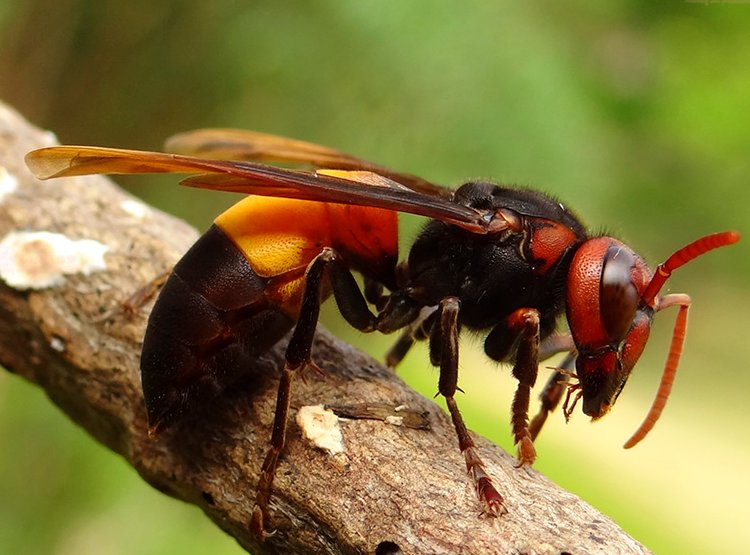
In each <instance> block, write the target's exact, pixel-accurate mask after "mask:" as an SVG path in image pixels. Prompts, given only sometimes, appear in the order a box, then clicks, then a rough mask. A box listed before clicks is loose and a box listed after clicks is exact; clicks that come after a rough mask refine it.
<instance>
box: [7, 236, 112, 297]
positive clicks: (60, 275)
mask: <svg viewBox="0 0 750 555" xmlns="http://www.w3.org/2000/svg"><path fill="white" fill-rule="evenodd" d="M107 250H108V247H107V245H104V244H102V243H99V242H98V241H93V240H91V239H81V240H79V241H73V240H71V239H68V238H67V237H65V236H64V235H61V234H60V233H51V232H49V231H12V232H10V233H9V234H8V235H6V236H5V237H4V238H3V240H2V241H0V279H2V280H3V281H4V282H5V283H6V284H8V285H9V286H10V287H14V288H16V289H43V288H45V287H51V286H53V285H58V284H59V283H61V282H62V281H63V279H64V276H65V275H67V274H77V273H81V274H84V275H88V274H90V273H92V272H98V271H101V270H104V269H105V268H106V267H107V265H106V263H105V261H104V254H105V253H106V252H107Z"/></svg>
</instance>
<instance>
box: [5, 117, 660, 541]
mask: <svg viewBox="0 0 750 555" xmlns="http://www.w3.org/2000/svg"><path fill="white" fill-rule="evenodd" d="M53 141H54V137H52V136H51V134H49V133H45V132H41V131H39V130H37V129H35V128H33V127H31V126H30V125H29V124H27V123H26V122H25V121H23V119H22V118H21V117H20V116H18V115H17V114H16V113H15V112H13V111H12V110H11V109H9V108H7V107H5V106H3V105H2V104H0V166H2V167H4V168H5V169H6V170H7V172H8V175H9V176H10V177H6V178H5V179H6V183H11V182H12V181H13V179H15V180H16V182H17V187H16V188H15V189H14V190H12V191H10V192H8V193H7V194H5V196H4V197H2V199H1V200H0V241H1V240H2V239H3V238H5V237H6V236H7V235H8V234H9V233H11V232H13V231H16V230H36V231H51V232H55V233H60V234H62V235H64V236H66V237H68V238H69V239H74V240H79V239H93V240H96V241H99V242H101V243H103V244H105V245H107V246H108V247H109V250H108V251H107V253H106V254H105V258H104V260H105V262H106V268H105V269H104V270H102V271H98V272H94V273H91V274H90V275H83V274H70V275H66V276H65V277H64V279H63V280H62V281H61V283H59V284H57V285H54V286H50V287H46V288H44V289H40V290H21V289H19V288H18V287H11V286H8V285H7V284H6V283H0V363H1V364H2V365H3V366H5V368H7V369H8V370H10V371H11V372H14V373H16V374H18V375H19V376H23V377H25V378H26V379H28V380H30V381H32V382H34V383H36V384H38V385H39V386H40V387H42V388H44V390H45V391H46V393H47V395H48V396H49V398H50V399H51V400H52V401H53V402H54V403H55V404H56V405H58V406H59V407H60V409H61V410H62V411H63V412H64V413H65V414H67V415H68V416H69V417H70V418H72V419H73V420H74V421H75V422H77V423H78V424H79V425H81V426H82V427H84V428H85V429H86V430H87V431H88V432H89V433H90V434H91V435H92V436H93V437H94V438H95V439H96V440H97V441H100V442H102V443H103V444H105V445H107V446H108V447H109V448H110V449H112V450H113V451H115V452H116V453H118V454H120V455H121V456H122V457H124V458H125V459H126V460H127V461H128V462H129V463H130V464H131V465H133V466H134V467H135V468H136V469H137V470H138V472H139V473H140V474H141V476H143V478H144V479H145V480H146V481H147V482H148V483H150V484H151V485H152V486H154V487H156V488H157V489H159V490H161V491H163V492H164V493H166V494H168V495H172V496H174V497H177V498H180V499H183V500H185V501H186V502H188V503H193V504H196V505H198V506H200V507H201V508H202V509H203V511H204V512H205V513H206V515H207V516H208V517H209V518H211V519H212V520H213V521H214V522H215V523H216V524H217V525H218V526H220V527H221V528H223V529H224V530H225V531H226V532H227V533H229V534H231V535H232V536H234V537H235V538H236V539H237V541H238V542H239V543H240V544H241V545H242V546H244V547H245V548H246V549H248V550H251V551H252V552H253V553H256V554H261V553H374V552H375V550H376V548H377V546H378V545H379V544H380V543H381V542H384V541H390V542H393V543H395V544H397V545H398V546H400V548H401V550H402V551H403V553H407V554H411V553H471V554H477V553H564V552H570V553H602V554H604V553H607V554H612V553H646V552H647V551H646V549H645V548H644V547H643V546H641V545H640V544H639V543H638V542H637V541H635V540H634V539H632V538H630V537H629V536H627V535H626V534H625V533H624V532H623V531H622V530H621V529H620V528H619V527H618V526H617V525H615V524H614V523H613V522H612V521H611V520H610V519H609V518H607V517H606V516H604V515H602V514H600V513H598V512H597V511H596V510H595V509H593V508H592V507H590V506H589V505H587V504H586V503H584V502H583V501H581V500H580V499H578V498H577V497H575V496H574V495H572V494H570V493H568V492H566V491H563V490H561V489H560V488H559V487H557V486H556V485H554V484H552V483H551V482H550V481H549V480H547V479H546V478H545V477H544V476H542V475H541V474H539V473H538V472H536V471H534V470H532V469H527V468H522V469H518V468H516V467H515V466H514V464H515V460H514V458H513V457H512V456H510V455H508V454H507V453H505V452H504V451H502V450H501V449H500V448H498V447H497V446H495V445H493V444H491V443H490V442H489V441H487V440H485V439H483V438H481V437H477V438H476V440H477V443H478V446H479V449H480V452H481V454H482V456H483V457H484V460H485V462H486V463H487V470H488V471H489V473H490V474H491V475H492V476H493V477H494V479H495V481H496V485H497V486H498V489H499V490H500V492H501V493H502V494H503V495H504V497H505V499H506V505H507V508H508V514H506V515H503V516H501V517H499V518H494V519H489V518H480V517H479V512H480V509H479V506H478V503H477V499H476V496H475V494H474V491H473V490H472V488H471V487H470V484H469V480H468V478H467V476H466V475H465V473H464V462H463V458H462V457H461V455H460V454H459V452H458V449H457V448H456V440H455V437H454V432H453V429H452V426H451V424H450V421H449V419H448V418H447V417H446V416H445V414H444V413H443V411H442V410H441V409H440V408H439V407H438V406H437V405H436V404H435V403H433V402H432V401H430V400H427V399H425V398H423V397H421V396H419V395H418V394H417V393H415V392H414V391H413V390H411V389H410V388H409V387H408V386H407V385H406V384H404V383H403V382H402V381H401V380H400V379H399V378H398V377H397V376H396V375H394V374H393V373H392V372H391V371H389V370H388V369H386V368H384V367H383V366H382V365H381V364H379V363H378V362H376V361H374V360H372V359H371V358H369V357H368V356H366V355H364V354H362V353H360V352H358V351H356V350H354V349H353V348H351V347H350V346H348V345H346V344H344V343H342V342H340V341H338V340H336V339H335V338H333V337H331V336H330V335H329V334H327V333H326V332H324V331H322V330H321V331H320V333H319V334H318V339H317V341H316V343H315V351H314V357H315V360H316V362H317V363H318V365H319V366H320V367H321V368H322V369H323V371H324V375H323V376H321V377H319V376H317V375H312V374H311V375H309V376H308V379H307V380H306V382H304V381H302V380H300V381H299V382H298V383H296V384H295V388H294V399H293V407H294V408H295V411H294V412H296V409H298V408H299V407H301V406H304V405H316V404H352V403H355V404H356V403H357V402H365V401H367V402H373V403H386V404H390V405H407V406H408V407H410V408H411V409H416V410H421V411H426V412H427V413H428V415H429V416H428V418H429V422H430V429H429V430H423V429H412V428H408V427H403V426H402V427H399V426H394V425H391V424H387V423H385V422H382V421H377V420H361V419H344V420H342V421H341V428H342V432H343V438H344V445H345V450H344V452H343V453H342V454H339V455H336V456H331V455H329V454H328V453H326V452H324V451H321V450H320V449H318V448H316V447H314V446H313V445H312V444H311V443H309V442H308V441H307V440H305V439H303V438H302V435H301V433H300V430H299V428H298V427H297V425H296V424H294V423H292V424H291V427H290V434H289V444H288V447H287V449H286V453H285V456H284V458H283V460H282V462H281V466H280V468H279V472H278V476H277V479H276V482H275V487H274V493H273V496H272V500H271V510H272V516H271V522H270V526H272V527H274V528H275V529H276V533H275V534H274V535H273V536H271V537H270V538H268V539H267V540H266V541H265V542H263V543H259V542H258V541H257V540H256V539H255V538H254V537H252V536H251V535H250V534H249V532H248V522H249V518H250V513H251V510H252V507H253V500H254V494H255V484H256V480H257V477H258V471H259V467H260V463H261V461H262V459H263V455H264V452H265V450H266V445H267V439H268V437H269V434H270V423H271V420H272V414H273V406H274V397H275V389H276V384H277V376H278V368H279V367H280V361H281V356H282V348H283V345H281V346H279V347H277V348H275V349H274V350H272V351H271V352H269V353H268V355H267V356H264V357H262V358H261V359H259V360H258V362H257V365H256V367H255V368H253V369H251V373H250V375H249V377H248V379H247V380H246V381H245V382H244V383H243V384H241V385H240V386H239V387H237V388H234V389H233V390H232V391H230V392H227V393H226V394H225V395H223V396H222V397H221V398H220V400H219V401H218V402H216V403H215V404H213V405H212V406H211V407H210V408H209V409H207V410H206V411H204V412H202V413H201V414H200V415H198V416H196V418H194V419H193V420H191V421H189V422H184V423H183V424H181V425H177V426H175V427H174V428H173V429H170V430H167V431H166V432H164V433H163V434H162V435H161V436H160V437H159V438H158V439H157V440H154V439H150V438H149V437H148V435H147V433H146V419H145V411H144V407H143V398H142V393H141V388H140V380H139V370H138V357H139V348H140V343H141V338H142V336H143V331H144V326H145V321H146V318H147V313H148V309H149V307H145V308H143V309H142V310H139V311H138V312H137V313H136V314H130V313H128V312H126V311H124V310H122V303H123V301H124V299H126V298H127V297H128V295H129V294H130V293H131V292H133V291H134V290H135V289H137V288H138V287H139V286H140V285H142V284H145V283H148V282H149V280H151V279H152V278H154V277H155V276H157V275H159V274H160V273H161V272H163V271H165V270H166V269H168V268H169V267H170V266H171V265H172V264H174V262H175V261H176V260H177V259H178V257H179V256H180V255H181V253H183V252H184V251H185V250H186V249H187V247H188V246H189V245H190V244H191V243H192V241H194V240H195V238H196V232H195V231H194V230H193V229H191V228H190V227H188V226H187V225H186V224H184V223H182V222H180V221H177V220H175V219H173V218H171V217H168V216H166V215H163V214H161V213H159V212H158V211H156V210H153V209H150V208H146V209H145V211H144V213H143V214H141V215H139V214H138V211H137V210H134V209H133V205H132V204H128V203H130V202H133V201H134V200H135V199H133V198H132V197H130V196H129V195H128V194H127V193H125V192H123V191H122V190H120V189H118V188H117V187H115V186H114V185H113V184H112V183H111V182H110V181H109V180H108V179H106V178H103V177H87V178H71V179H65V180H55V181H50V182H44V183H42V182H39V181H37V180H35V179H34V178H33V177H32V176H31V175H30V174H29V172H28V171H27V170H26V168H25V166H24V164H23V155H24V153H25V152H27V151H28V150H31V149H33V148H36V147H39V146H44V145H47V144H51V143H52V142H53ZM144 179H148V178H147V177H146V178H144ZM123 203H125V204H123ZM37 255H38V253H36V254H34V253H32V256H37ZM42 260H44V259H43V258H42ZM0 263H2V264H6V263H7V260H1V261H0ZM6 501H7V500H6Z"/></svg>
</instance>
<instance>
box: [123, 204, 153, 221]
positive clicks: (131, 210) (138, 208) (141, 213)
mask: <svg viewBox="0 0 750 555" xmlns="http://www.w3.org/2000/svg"><path fill="white" fill-rule="evenodd" d="M120 208H122V209H123V210H124V211H125V212H127V213H128V214H130V215H131V216H133V217H134V218H138V219H139V220H142V219H143V218H145V217H146V214H148V212H149V207H148V206H146V205H145V204H143V203H142V202H141V201H139V200H135V199H127V200H123V201H122V202H121V203H120Z"/></svg>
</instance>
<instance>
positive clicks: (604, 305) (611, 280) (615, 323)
mask: <svg viewBox="0 0 750 555" xmlns="http://www.w3.org/2000/svg"><path fill="white" fill-rule="evenodd" d="M634 265H635V257H634V256H633V254H632V253H631V252H630V251H628V250H627V249H623V248H622V247H620V246H614V245H613V246H611V247H609V249H608V250H607V254H606V255H605V256H604V266H603V268H602V281H601V292H600V295H601V296H600V307H601V308H600V310H601V317H602V322H603V323H604V329H605V330H606V331H607V335H608V336H609V339H610V341H611V342H612V343H618V342H620V341H622V340H623V339H624V338H625V335H626V334H627V333H628V330H629V329H630V326H631V325H632V323H633V319H634V318H635V312H636V310H637V309H638V290H637V289H636V287H635V285H634V284H633V277H632V269H633V266H634Z"/></svg>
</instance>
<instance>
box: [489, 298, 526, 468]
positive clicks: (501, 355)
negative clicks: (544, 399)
mask: <svg viewBox="0 0 750 555" xmlns="http://www.w3.org/2000/svg"><path fill="white" fill-rule="evenodd" d="M484 349H485V352H486V353H487V355H488V356H490V358H492V359H494V360H498V361H502V360H507V359H508V358H515V363H514V365H513V376H514V377H515V378H516V379H517V380H518V387H517V388H516V394H515V395H514V396H513V404H512V405H511V425H512V429H513V440H514V443H515V444H516V445H517V448H518V463H519V466H521V465H524V464H533V462H534V460H535V459H536V449H534V442H533V439H532V437H531V432H530V430H529V401H530V398H531V388H532V387H534V383H535V382H536V376H537V371H538V368H539V311H538V310H537V309H535V308H519V309H518V310H516V311H515V312H513V313H512V314H511V315H510V316H508V317H507V318H506V320H505V321H504V322H502V323H500V324H498V325H497V326H496V327H495V328H494V329H493V330H492V331H491V332H490V334H489V335H488V336H487V340H486V341H485V345H484ZM513 355H515V356H514V357H513Z"/></svg>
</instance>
